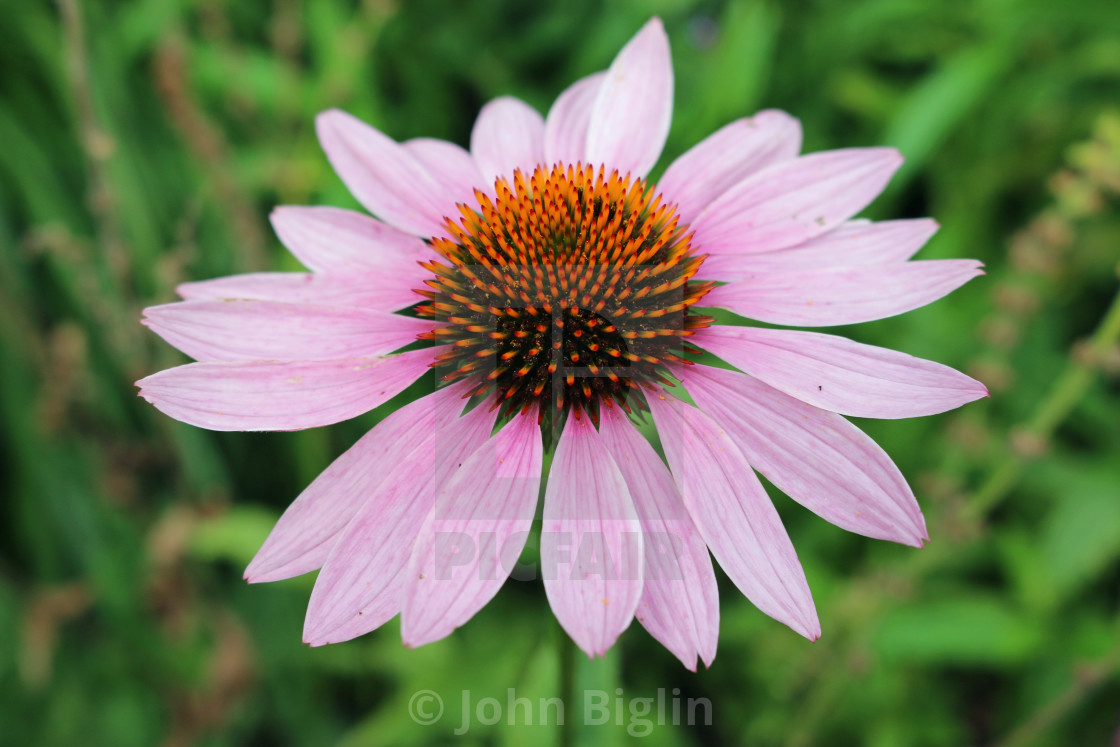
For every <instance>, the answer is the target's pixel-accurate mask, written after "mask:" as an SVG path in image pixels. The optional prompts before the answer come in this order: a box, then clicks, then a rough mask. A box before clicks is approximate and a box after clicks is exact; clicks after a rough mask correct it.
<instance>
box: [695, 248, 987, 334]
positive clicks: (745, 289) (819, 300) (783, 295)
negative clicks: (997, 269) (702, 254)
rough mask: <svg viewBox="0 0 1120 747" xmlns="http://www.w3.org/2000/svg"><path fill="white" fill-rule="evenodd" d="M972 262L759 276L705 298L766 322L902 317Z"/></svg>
mask: <svg viewBox="0 0 1120 747" xmlns="http://www.w3.org/2000/svg"><path fill="white" fill-rule="evenodd" d="M980 268H981V264H980V263H979V262H977V261H976V260H974V259H926V260H918V261H915V262H903V263H901V264H896V265H879V266H875V267H838V268H831V269H826V270H804V271H793V272H758V273H754V274H752V275H751V276H750V277H748V278H746V279H744V280H742V281H740V282H737V283H729V284H727V285H721V286H719V287H718V288H716V289H714V290H712V291H711V292H710V293H709V294H708V295H707V296H705V297H704V305H705V306H718V307H722V308H725V309H728V310H730V311H734V312H735V313H736V314H739V315H741V316H745V317H749V318H751V319H757V320H759V321H762V322H768V323H770V324H782V325H788V326H796V327H830V326H835V325H838V324H857V323H859V322H870V321H874V320H876V319H886V318H887V317H891V316H895V315H897V314H902V313H904V312H907V311H912V310H914V309H917V308H920V307H922V306H925V305H926V304H929V303H933V302H934V301H936V300H937V299H939V298H941V297H942V296H945V295H947V294H949V293H952V292H953V291H955V290H956V289H957V288H959V287H961V286H962V285H964V284H965V283H967V282H968V281H969V280H971V279H972V278H974V277H977V276H979V275H983V274H984V271H983V270H982V269H980Z"/></svg>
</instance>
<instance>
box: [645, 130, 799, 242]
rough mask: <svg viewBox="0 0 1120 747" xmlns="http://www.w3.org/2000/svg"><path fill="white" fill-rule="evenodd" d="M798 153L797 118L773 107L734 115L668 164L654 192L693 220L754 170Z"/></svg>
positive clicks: (685, 216) (686, 217)
mask: <svg viewBox="0 0 1120 747" xmlns="http://www.w3.org/2000/svg"><path fill="white" fill-rule="evenodd" d="M800 152H801V123H800V122H798V121H797V120H796V119H794V118H793V117H791V116H790V115H788V114H786V113H785V112H782V111H778V110H776V109H767V110H765V111H761V112H759V113H758V114H756V115H754V116H753V117H748V118H744V119H738V120H735V121H734V122H732V123H731V124H729V125H725V126H723V127H722V128H720V129H719V130H716V131H715V132H714V133H712V134H711V135H709V136H708V137H706V138H704V139H703V140H701V141H700V142H699V143H698V144H696V145H694V146H693V147H692V148H691V149H689V150H688V151H687V152H685V153H684V154H683V155H681V156H680V157H679V158H678V159H677V160H675V161H673V162H672V163H671V164H669V168H668V169H666V170H665V175H664V176H663V177H661V179H660V180H659V181H658V182H657V188H658V191H660V192H661V194H662V195H664V196H665V197H666V199H667V200H668V201H669V202H672V203H676V205H677V211H678V213H679V214H680V216H681V221H682V222H684V223H691V222H692V221H693V220H695V219H696V217H697V216H698V215H700V213H701V212H702V211H703V210H704V208H706V207H708V205H710V204H712V202H713V201H715V200H716V199H717V198H718V197H720V196H721V195H722V194H723V193H724V192H726V191H727V190H729V189H730V188H731V187H733V186H734V185H736V184H738V183H739V182H741V181H743V180H744V179H746V178H747V177H748V176H750V175H751V174H753V173H755V172H756V171H760V170H762V169H764V168H766V167H767V166H770V165H772V164H775V163H781V162H782V161H789V160H791V159H793V158H796V157H797V154H798V153H800Z"/></svg>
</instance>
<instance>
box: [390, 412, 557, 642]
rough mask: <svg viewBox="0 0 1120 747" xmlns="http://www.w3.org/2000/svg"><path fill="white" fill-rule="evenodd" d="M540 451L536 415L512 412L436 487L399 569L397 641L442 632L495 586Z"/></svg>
mask: <svg viewBox="0 0 1120 747" xmlns="http://www.w3.org/2000/svg"><path fill="white" fill-rule="evenodd" d="M542 458H543V446H542V444H541V431H540V426H538V425H537V420H536V418H535V417H531V416H515V417H514V419H513V421H512V422H510V423H509V424H508V425H507V426H506V427H505V428H503V429H502V430H501V431H500V432H499V433H498V434H497V435H496V436H494V437H493V438H491V439H490V440H489V441H487V442H486V443H485V444H483V446H482V447H481V448H480V449H478V451H476V452H475V453H474V454H472V455H471V456H470V457H468V458H467V460H466V461H464V462H463V465H462V467H460V468H459V470H458V471H457V472H456V473H455V474H454V475H452V477H451V479H450V480H448V481H447V484H446V485H444V486H442V487H439V488H437V491H436V501H435V507H434V508H433V509H432V511H431V512H429V514H428V516H427V518H426V519H425V520H424V524H423V526H422V527H421V528H420V534H419V536H418V537H417V538H416V545H415V548H414V549H413V551H412V557H411V559H410V561H409V565H408V572H407V574H406V579H407V580H406V581H405V588H404V602H403V609H402V611H401V637H402V638H403V639H404V645H406V646H410V647H412V646H421V645H423V644H425V643H431V642H432V641H438V640H439V639H440V638H444V637H446V636H448V635H450V634H451V632H452V631H453V630H455V628H457V627H459V626H460V625H462V624H463V623H465V622H466V621H467V620H469V619H471V618H472V617H474V615H475V613H476V612H478V611H479V610H480V609H482V608H483V607H484V606H485V605H486V603H487V602H489V601H490V600H491V599H492V598H493V597H494V595H495V594H497V593H498V589H500V588H501V586H502V584H503V583H504V582H505V580H506V578H507V577H508V576H509V574H510V572H511V571H512V570H513V566H514V564H515V563H516V562H517V558H518V557H519V556H520V554H521V550H522V548H524V546H525V540H526V539H527V538H528V536H529V529H530V528H531V526H532V523H533V514H534V513H535V512H536V506H537V495H538V493H539V491H540V484H541V461H542Z"/></svg>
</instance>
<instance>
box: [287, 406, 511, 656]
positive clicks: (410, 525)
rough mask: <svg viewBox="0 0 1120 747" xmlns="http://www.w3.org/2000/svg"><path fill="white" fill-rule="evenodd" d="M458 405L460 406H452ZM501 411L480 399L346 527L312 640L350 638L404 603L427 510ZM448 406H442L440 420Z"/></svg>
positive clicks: (404, 463)
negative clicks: (409, 567) (412, 557)
mask: <svg viewBox="0 0 1120 747" xmlns="http://www.w3.org/2000/svg"><path fill="white" fill-rule="evenodd" d="M451 412H452V413H454V412H455V411H454V410H452V411H451ZM495 415H496V413H495V412H491V411H490V409H489V408H488V407H476V408H474V409H473V410H471V411H470V412H469V413H467V414H466V415H464V416H463V417H461V418H452V420H451V421H450V422H449V423H448V424H447V425H446V426H445V427H443V428H441V429H439V430H436V429H429V430H428V433H427V434H426V435H424V436H422V437H421V439H422V440H421V442H420V445H419V446H418V447H417V448H416V449H415V450H413V451H412V453H411V454H410V455H409V456H408V457H407V458H404V459H402V460H401V461H399V462H397V463H396V464H395V465H391V466H390V465H386V466H387V467H389V468H388V469H387V470H386V473H385V477H384V479H382V480H381V481H380V482H379V483H378V485H377V488H376V489H375V490H374V491H372V492H371V493H369V494H368V495H369V497H368V499H367V500H366V501H365V502H364V503H363V505H362V507H361V508H360V509H359V510H358V512H357V513H356V514H355V515H354V518H353V519H351V521H350V523H349V524H347V525H346V528H345V529H344V530H343V531H342V533H341V535H339V537H338V540H337V541H336V542H335V544H334V546H333V547H332V549H331V552H330V554H329V555H328V556H327V559H326V562H325V563H324V564H323V569H322V570H321V571H320V572H319V577H318V578H317V579H316V581H315V589H314V590H313V591H312V592H311V600H310V601H309V602H308V605H307V618H306V620H305V621H304V627H303V640H304V641H305V642H307V643H309V644H311V645H312V646H321V645H323V644H327V643H338V642H340V641H348V640H350V639H351V638H354V637H356V636H359V635H363V634H364V633H368V632H369V631H371V630H374V629H375V628H378V627H380V626H381V625H383V624H384V623H385V622H386V621H388V620H389V619H391V618H392V617H393V616H395V615H396V614H397V613H398V612H400V610H401V603H402V601H403V596H402V595H403V593H404V589H405V581H406V576H405V572H406V571H405V569H406V568H407V564H408V558H409V556H410V555H411V554H412V547H413V543H414V541H415V540H416V536H417V534H418V533H419V531H420V527H421V525H422V524H423V522H424V517H425V516H427V515H428V513H430V512H431V510H432V507H433V506H434V505H435V490H436V486H437V485H445V484H447V482H448V480H449V479H450V478H451V476H452V475H453V474H454V473H455V472H456V470H458V469H459V466H460V465H461V464H464V463H466V462H467V461H468V458H469V456H470V455H471V454H472V453H474V452H475V451H476V450H477V449H479V448H480V447H482V446H483V445H484V444H485V442H486V440H487V437H488V436H489V435H490V430H491V428H492V427H493V424H494V418H495ZM440 418H441V413H440V412H438V411H437V412H436V421H437V423H438V421H439V420H440Z"/></svg>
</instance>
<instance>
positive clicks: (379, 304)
mask: <svg viewBox="0 0 1120 747" xmlns="http://www.w3.org/2000/svg"><path fill="white" fill-rule="evenodd" d="M430 276H431V273H429V272H428V271H427V270H425V269H424V268H422V267H420V266H419V265H417V264H413V265H412V266H410V267H402V268H401V269H400V270H399V271H397V270H382V271H379V272H376V273H368V274H350V275H321V274H318V273H309V272H252V273H246V274H244V275H230V276H228V277H224V278H215V279H213V280H200V281H197V282H194V283H183V284H182V285H180V286H179V287H178V288H176V289H175V291H176V292H177V293H178V294H179V296H180V297H182V298H184V299H186V300H188V301H202V300H214V301H248V300H261V301H283V302H286V303H322V302H323V299H330V301H331V304H332V305H334V306H360V307H362V308H364V309H380V310H381V311H397V310H399V309H403V308H406V307H408V306H413V305H415V304H416V303H419V302H420V301H421V300H422V299H421V297H420V296H418V295H417V294H416V293H414V292H413V290H412V289H413V288H423V287H424V280H425V279H427V278H428V277H430Z"/></svg>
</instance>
